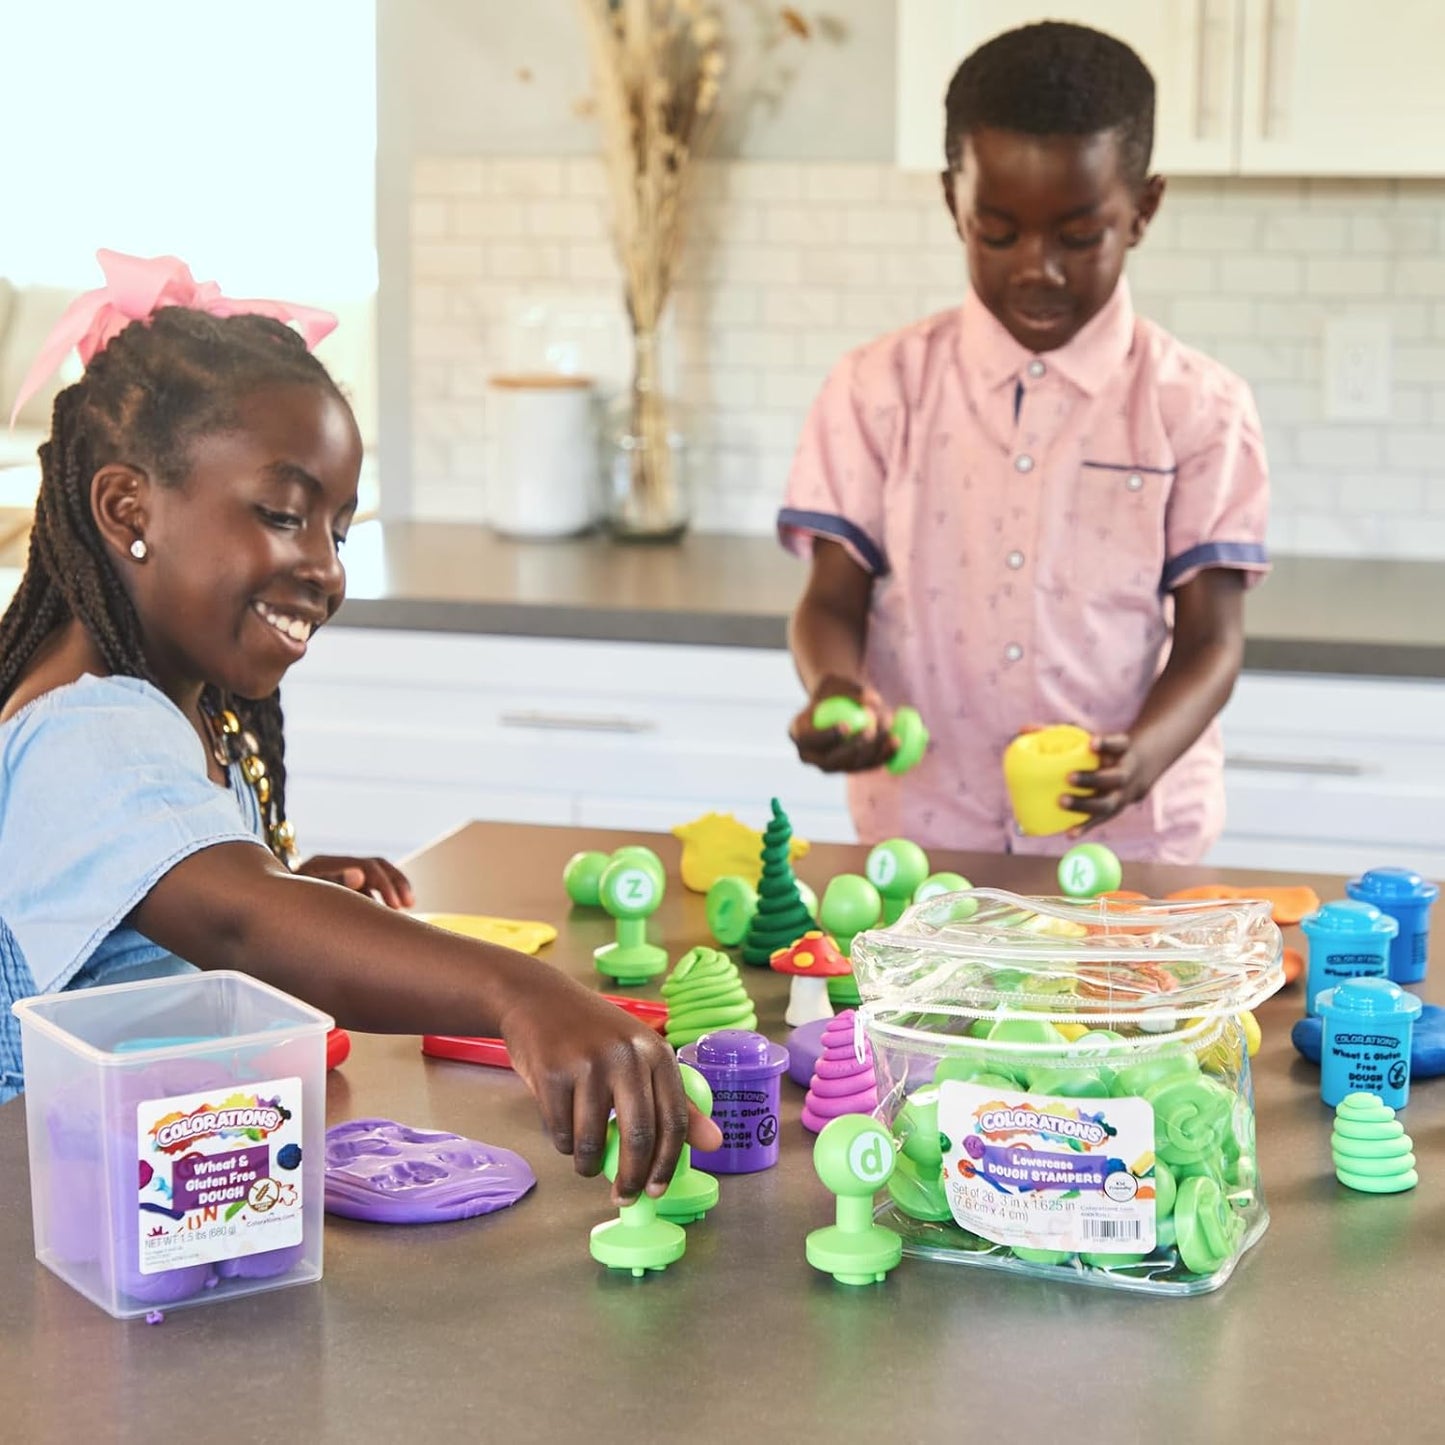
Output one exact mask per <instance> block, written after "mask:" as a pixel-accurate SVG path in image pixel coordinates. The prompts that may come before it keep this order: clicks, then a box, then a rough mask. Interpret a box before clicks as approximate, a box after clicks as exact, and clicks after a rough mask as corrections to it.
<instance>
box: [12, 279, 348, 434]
mask: <svg viewBox="0 0 1445 1445" xmlns="http://www.w3.org/2000/svg"><path fill="white" fill-rule="evenodd" d="M95 258H96V260H97V261H99V262H100V269H101V270H102V271H103V272H104V273H105V285H104V286H100V287H97V288H96V290H94V291H87V292H85V294H84V295H82V296H77V297H76V298H75V300H74V301H72V302H71V303H70V305H69V306H67V307H66V309H65V314H64V315H63V316H61V318H60V320H59V321H57V322H56V323H55V328H54V329H53V330H52V331H51V333H50V335H49V336H47V337H46V338H45V344H44V346H42V347H41V348H40V354H39V355H38V356H37V357H36V358H35V361H34V364H33V365H32V366H31V368H30V370H29V371H27V372H26V373H25V380H24V381H22V382H21V383H20V390H19V392H18V393H16V397H15V406H14V408H13V409H12V411H11V413H10V425H11V426H12V427H13V426H14V425H15V418H16V417H17V416H19V415H20V408H21V407H22V406H24V405H25V403H26V402H27V401H29V400H30V398H31V397H32V396H34V394H35V393H36V392H37V391H38V390H39V389H40V386H41V384H42V383H43V382H44V380H45V378H46V377H47V376H49V375H50V374H51V372H53V371H55V370H56V369H57V368H58V367H59V366H60V364H61V362H63V361H64V360H65V357H66V354H67V353H68V352H69V351H70V349H71V347H74V348H75V349H76V350H77V351H78V352H79V353H80V359H81V361H82V362H84V363H85V364H86V365H87V366H88V365H89V364H90V359H91V357H93V356H94V355H95V354H96V352H98V351H101V350H103V349H104V348H105V346H106V345H107V343H108V342H109V341H110V340H111V338H112V337H114V336H116V335H117V334H118V333H119V332H121V331H124V330H125V328H126V327H127V326H129V325H130V324H131V322H132V321H144V320H145V319H146V318H147V317H149V316H152V315H154V314H155V313H156V312H157V311H159V310H160V309H161V307H163V306H189V307H191V308H193V309H194V310H196V311H209V312H210V313H211V315H212V316H270V317H273V318H274V319H275V320H277V321H283V322H292V321H294V322H295V323H296V324H297V325H298V326H299V327H300V328H301V335H302V337H303V338H304V339H305V342H306V345H307V347H308V348H314V347H315V346H316V344H317V342H319V341H320V340H321V339H322V338H323V337H325V336H328V335H330V334H331V332H333V331H334V330H335V329H336V317H334V316H333V315H332V314H331V313H330V312H329V311H319V310H317V309H316V308H315V307H314V306H297V305H293V304H292V303H291V302H289V301H262V300H250V301H237V300H233V299H232V298H230V297H228V296H222V295H221V288H220V287H219V286H217V285H216V283H215V282H214V281H197V280H196V278H195V277H194V276H192V275H191V272H190V268H189V267H188V266H187V265H186V263H185V262H184V261H181V260H179V259H178V258H177V257H175V256H153V257H151V258H150V259H146V258H145V257H143V256H126V255H123V254H122V253H121V252H119V251H104V250H102V251H97V252H96V253H95Z"/></svg>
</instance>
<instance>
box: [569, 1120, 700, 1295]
mask: <svg viewBox="0 0 1445 1445" xmlns="http://www.w3.org/2000/svg"><path fill="white" fill-rule="evenodd" d="M621 1153H622V1148H621V1141H620V1139H619V1136H618V1133H617V1121H616V1120H615V1119H614V1120H613V1121H612V1122H611V1123H610V1124H608V1126H607V1149H606V1152H605V1153H604V1154H603V1156H602V1172H603V1174H604V1175H606V1176H607V1178H608V1180H609V1181H613V1180H616V1178H617V1166H618V1162H619V1160H620V1157H621ZM675 1177H676V1176H674V1178H675ZM589 1247H590V1249H591V1251H592V1258H593V1259H595V1260H596V1261H597V1262H598V1263H599V1264H605V1265H606V1266H607V1268H608V1269H625V1270H628V1271H629V1272H630V1273H631V1274H632V1277H633V1278H634V1279H641V1278H642V1277H643V1276H644V1275H645V1274H646V1273H647V1271H648V1270H650V1269H651V1270H664V1269H666V1268H667V1267H668V1265H670V1264H676V1263H677V1261H678V1260H680V1259H681V1258H682V1256H683V1254H684V1252H685V1251H686V1249H687V1236H686V1235H685V1234H684V1233H683V1231H682V1227H681V1226H680V1225H677V1224H673V1223H671V1222H670V1221H669V1220H666V1219H659V1218H658V1201H657V1200H655V1199H653V1198H652V1196H651V1195H649V1194H639V1195H638V1196H637V1199H636V1200H635V1201H634V1202H633V1203H631V1204H624V1205H623V1206H622V1208H621V1209H619V1210H618V1211H617V1218H616V1219H608V1220H604V1221H603V1222H602V1223H601V1224H598V1225H596V1226H594V1227H593V1230H592V1235H591V1238H590V1240H589Z"/></svg>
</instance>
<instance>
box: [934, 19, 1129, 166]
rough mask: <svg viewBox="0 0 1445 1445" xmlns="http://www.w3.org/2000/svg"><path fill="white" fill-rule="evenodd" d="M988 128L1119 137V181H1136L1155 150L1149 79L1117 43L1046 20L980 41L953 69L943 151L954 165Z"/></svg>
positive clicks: (1086, 29) (1077, 27) (1084, 29)
mask: <svg viewBox="0 0 1445 1445" xmlns="http://www.w3.org/2000/svg"><path fill="white" fill-rule="evenodd" d="M982 127H988V128H991V129H994V130H1011V131H1017V132H1019V133H1020V134H1022V135H1034V136H1050V135H1097V134H1098V133H1099V132H1100V131H1114V132H1115V133H1116V134H1117V135H1118V137H1119V155H1120V163H1121V165H1122V167H1123V171H1124V178H1125V180H1127V181H1128V182H1129V183H1130V184H1132V185H1139V184H1141V183H1142V182H1143V180H1144V179H1145V177H1146V176H1147V175H1148V173H1149V155H1150V152H1151V151H1152V150H1153V148H1154V77H1153V76H1152V75H1151V74H1150V73H1149V68H1148V66H1146V65H1145V64H1144V62H1143V61H1142V60H1140V59H1139V57H1138V56H1137V55H1136V54H1135V53H1134V52H1133V51H1132V50H1131V49H1130V48H1129V47H1128V46H1127V45H1125V44H1124V42H1123V41H1122V40H1116V39H1115V38H1114V37H1113V36H1112V35H1104V34H1102V33H1101V32H1100V31H1098V30H1091V29H1089V27H1088V26H1086V25H1070V24H1066V23H1064V22H1063V21H1059V20H1046V21H1043V22H1042V23H1040V24H1038V25H1025V26H1022V27H1021V28H1020V29H1017V30H1007V31H1005V32H1004V33H1003V34H1002V35H998V36H995V37H994V38H993V39H992V40H990V41H987V42H986V43H985V44H983V45H980V46H979V47H978V49H977V50H975V51H974V52H973V54H971V55H970V56H968V57H967V59H965V60H964V62H963V64H962V65H960V66H959V67H958V69H957V70H956V71H955V72H954V76H953V79H952V80H951V81H950V82H949V86H948V97H947V99H946V100H945V101H944V132H943V148H944V154H945V155H946V157H947V159H948V165H949V168H950V169H955V170H956V169H957V167H958V164H959V162H960V160H961V159H962V156H963V141H964V137H965V136H967V135H968V134H969V133H970V132H971V131H974V130H977V129H980V128H982Z"/></svg>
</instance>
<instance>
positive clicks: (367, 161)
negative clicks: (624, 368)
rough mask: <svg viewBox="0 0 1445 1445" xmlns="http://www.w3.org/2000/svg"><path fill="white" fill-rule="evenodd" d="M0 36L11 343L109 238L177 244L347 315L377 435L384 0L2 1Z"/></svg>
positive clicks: (190, 255)
mask: <svg viewBox="0 0 1445 1445" xmlns="http://www.w3.org/2000/svg"><path fill="white" fill-rule="evenodd" d="M0 52H3V53H4V54H5V55H6V57H7V64H6V66H5V81H4V84H3V85H0V137H3V145H4V152H5V171H6V205H5V208H4V214H3V219H0V278H3V280H0V290H4V289H8V290H9V292H10V296H9V301H10V305H9V306H8V307H7V306H6V305H5V301H6V297H5V296H4V295H0V352H3V350H4V348H5V347H6V338H7V336H8V337H9V339H10V341H11V342H15V343H24V344H30V343H32V342H33V340H34V336H35V330H36V325H35V324H32V325H31V326H28V327H27V326H25V325H24V324H23V315H24V309H25V303H26V299H27V296H28V297H30V298H31V300H32V302H33V304H32V306H31V307H30V312H31V318H30V319H31V321H32V323H38V321H39V319H40V318H39V316H38V314H37V313H38V311H40V310H46V309H53V307H54V306H55V304H56V302H57V301H63V293H64V292H74V291H81V290H86V289H89V288H90V287H92V286H95V285H98V284H99V281H100V276H99V271H98V268H97V267H96V264H95V252H96V250H97V248H98V247H101V246H108V247H111V248H112V249H114V250H118V251H129V252H133V253H136V254H140V255H156V254H163V253H164V254H171V255H176V256H180V257H181V258H182V259H183V260H185V261H186V263H187V264H188V265H189V266H190V268H191V270H192V271H193V272H194V274H195V275H196V277H197V278H198V279H200V280H215V281H217V282H218V283H219V284H220V286H221V289H222V290H223V291H225V292H226V293H227V294H229V295H234V296H274V297H280V298H283V299H285V300H290V301H301V302H307V303H310V304H313V305H319V306H325V307H327V308H329V309H331V310H334V311H337V312H338V313H339V314H340V316H341V318H342V325H341V327H340V328H339V329H338V331H337V333H336V334H335V335H334V336H333V337H332V338H330V339H329V340H328V341H327V342H326V343H324V349H323V353H322V354H323V355H324V356H325V358H326V360H327V363H328V365H330V367H331V369H332V371H333V373H334V374H336V375H337V377H338V379H339V380H340V381H341V382H342V383H343V384H344V385H345V386H346V388H347V390H348V391H349V393H350V394H351V395H352V397H353V400H354V403H355V405H356V409H357V415H358V419H359V421H360V422H361V426H362V431H363V435H364V436H365V439H366V442H367V446H368V451H369V452H374V448H375V443H376V435H375V432H376V427H375V415H376V395H375V393H376V382H375V343H374V316H375V307H374V300H375V293H376V274H377V267H376V226H375V157H376V20H375V4H374V0H246V3H244V4H234V3H230V0H33V3H22V0H5V3H3V4H0ZM7 312H8V315H7ZM47 319H48V318H47ZM7 320H8V321H9V322H11V323H12V324H11V325H9V326H7V325H6V322H7ZM41 334H42V335H43V330H42V331H41ZM30 359H31V358H30V356H25V357H23V358H21V357H17V356H13V355H9V354H0V383H4V382H8V383H9V384H10V385H12V386H13V384H14V380H15V379H16V378H18V376H19V375H21V374H23V372H24V369H25V367H26V366H28V365H29V362H30ZM0 400H3V401H4V408H5V412H6V415H7V417H8V413H9V410H10V400H9V399H8V398H7V397H6V396H5V395H4V386H3V385H0ZM363 500H364V501H370V502H372V503H373V504H374V500H375V498H374V495H373V496H372V497H370V498H364V499H363Z"/></svg>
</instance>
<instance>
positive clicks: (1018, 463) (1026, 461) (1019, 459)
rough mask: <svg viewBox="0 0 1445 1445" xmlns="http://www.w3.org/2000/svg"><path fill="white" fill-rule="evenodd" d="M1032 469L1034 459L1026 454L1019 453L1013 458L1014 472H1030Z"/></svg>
mask: <svg viewBox="0 0 1445 1445" xmlns="http://www.w3.org/2000/svg"><path fill="white" fill-rule="evenodd" d="M1033 469H1034V459H1033V458H1032V457H1031V456H1030V455H1029V454H1028V453H1027V452H1020V453H1019V454H1018V456H1016V457H1015V458H1014V471H1016V472H1031V471H1033Z"/></svg>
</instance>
